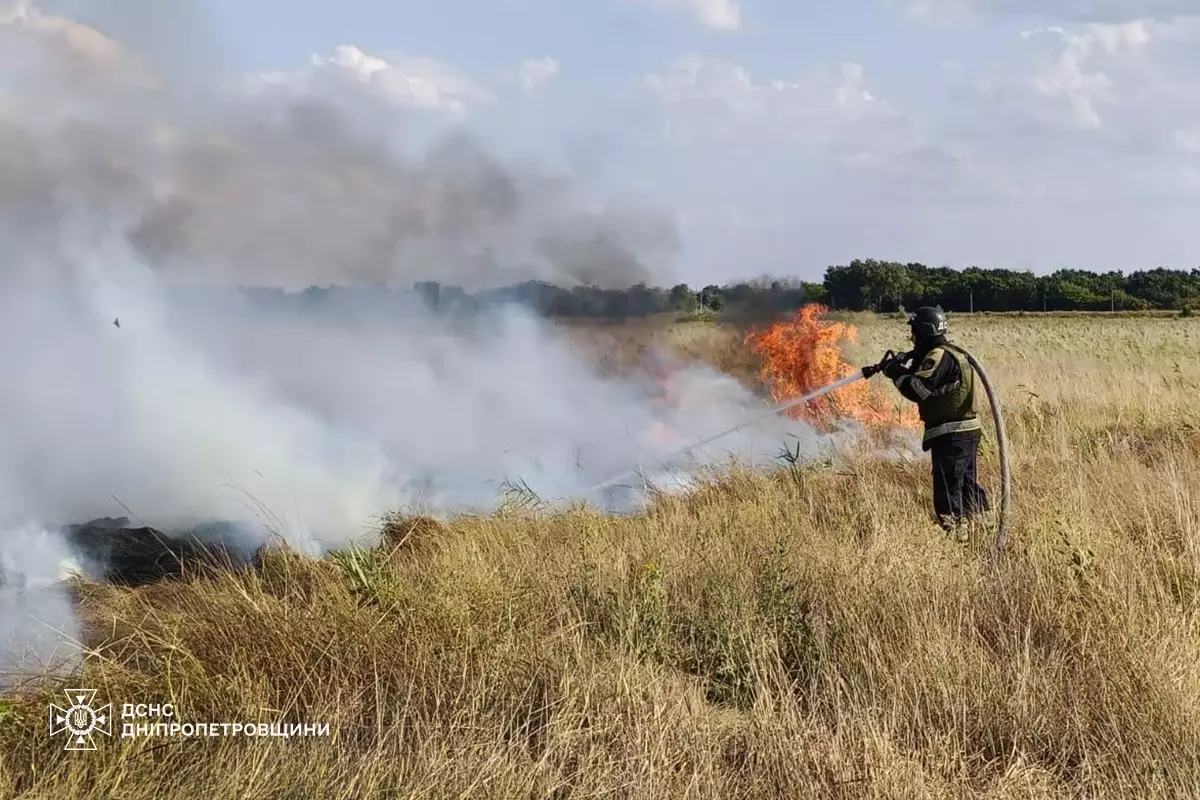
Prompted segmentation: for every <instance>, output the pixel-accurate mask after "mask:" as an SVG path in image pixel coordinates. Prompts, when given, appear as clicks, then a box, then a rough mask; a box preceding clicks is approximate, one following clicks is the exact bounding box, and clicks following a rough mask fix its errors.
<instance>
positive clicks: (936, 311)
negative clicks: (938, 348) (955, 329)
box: [908, 306, 950, 341]
mask: <svg viewBox="0 0 1200 800" xmlns="http://www.w3.org/2000/svg"><path fill="white" fill-rule="evenodd" d="M908 327H909V328H911V329H912V332H913V339H915V340H917V341H920V340H923V339H936V338H937V337H939V336H945V335H946V334H947V333H949V332H950V326H949V324H947V322H946V315H945V314H944V313H942V309H940V308H933V307H932V306H924V307H923V308H918V309H917V310H916V311H914V312H913V313H911V314H909V316H908Z"/></svg>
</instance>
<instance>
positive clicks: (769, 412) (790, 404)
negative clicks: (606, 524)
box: [587, 370, 869, 493]
mask: <svg viewBox="0 0 1200 800" xmlns="http://www.w3.org/2000/svg"><path fill="white" fill-rule="evenodd" d="M866 377H869V376H868V375H866V374H865V371H863V370H859V371H858V372H855V373H853V374H852V375H847V376H846V377H844V378H841V379H840V380H836V381H834V382H833V383H831V384H829V385H827V386H822V387H821V388H820V389H814V390H812V391H811V392H809V393H808V394H805V395H803V396H801V397H794V398H792V399H791V400H786V401H784V402H782V403H779V404H778V405H774V406H769V407H767V408H766V409H764V410H762V411H760V412H758V413H757V414H755V415H753V416H751V417H747V418H746V419H744V420H742V421H741V422H739V423H738V424H737V425H734V426H733V427H732V428H727V429H725V430H723V431H721V432H720V433H714V434H713V435H712V436H709V437H707V438H705V439H701V440H700V441H698V442H693V443H692V444H689V445H688V446H687V447H683V448H680V449H679V450H676V451H675V452H673V453H668V454H667V455H665V456H663V457H662V458H661V459H660V460H659V461H660V463H663V464H666V463H669V462H671V461H674V460H675V459H677V458H679V457H680V456H684V455H687V454H688V453H690V452H692V451H693V450H697V449H699V448H701V447H704V446H705V445H706V444H712V443H713V442H715V441H716V440H718V439H722V438H724V437H726V436H728V435H729V434H731V433H737V432H738V431H740V430H741V429H742V428H745V427H746V426H748V425H753V424H754V423H755V422H758V421H760V420H764V419H768V418H770V417H773V416H775V415H776V414H781V413H783V412H784V411H787V410H788V409H789V408H794V407H795V406H798V405H800V404H801V403H807V402H808V401H810V400H815V399H816V398H818V397H820V396H821V395H824V394H828V393H829V392H832V391H835V390H837V389H841V388H842V387H844V386H849V385H850V384H852V383H854V382H855V381H860V380H862V379H863V378H866ZM639 469H640V468H638V467H631V468H629V469H626V470H622V471H621V472H618V473H617V474H616V475H613V476H612V477H611V478H608V479H607V480H605V481H602V482H600V483H597V484H596V485H594V486H591V487H589V488H588V490H587V491H588V492H589V493H590V492H596V491H600V490H601V489H607V488H609V487H610V486H613V485H615V484H616V483H618V482H619V481H621V480H623V479H625V478H628V477H631V476H633V475H636V474H637V473H638V471H639Z"/></svg>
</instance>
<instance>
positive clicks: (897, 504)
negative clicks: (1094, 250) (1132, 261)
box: [0, 317, 1200, 800]
mask: <svg viewBox="0 0 1200 800" xmlns="http://www.w3.org/2000/svg"><path fill="white" fill-rule="evenodd" d="M863 323H864V324H863V325H862V328H861V331H860V333H861V340H860V342H859V343H858V344H857V345H854V346H851V347H849V348H848V350H849V351H850V352H851V355H852V357H853V359H854V361H855V363H858V362H860V361H862V362H869V361H872V360H874V358H875V357H877V352H878V351H880V350H882V349H884V348H885V347H886V346H892V347H894V346H896V345H898V344H903V333H904V330H903V326H902V325H901V324H899V323H896V322H892V321H886V320H870V319H865V320H863ZM953 324H954V332H955V335H956V338H957V339H959V340H960V341H961V342H962V343H963V344H965V345H966V346H967V347H968V348H970V349H971V350H972V352H973V353H975V354H976V355H977V356H978V357H979V358H980V359H981V360H982V361H983V362H984V363H985V364H986V365H987V367H988V370H989V373H990V374H991V376H992V378H993V379H994V381H995V382H996V383H997V384H998V386H999V389H1000V393H1001V396H1002V399H1003V401H1004V404H1005V407H1006V410H1007V419H1008V423H1009V437H1010V441H1011V446H1012V451H1013V452H1012V455H1013V488H1014V493H1015V510H1016V520H1015V524H1014V528H1013V531H1012V551H1011V553H1010V554H1009V556H1008V557H1007V558H1006V559H1004V560H1003V561H1002V562H1000V563H998V564H997V563H994V562H993V561H992V560H991V559H989V558H988V555H987V543H988V542H987V538H986V537H985V536H982V535H981V536H979V537H978V538H977V539H976V540H975V541H973V542H972V543H971V544H970V545H967V546H961V545H957V544H954V543H952V542H951V541H949V540H947V539H946V538H945V537H944V536H943V535H942V534H941V533H940V530H939V529H938V528H936V526H934V525H933V524H932V522H931V520H930V509H929V505H930V504H929V501H928V491H929V479H928V475H927V472H928V466H927V464H926V463H925V462H921V461H911V460H903V459H880V458H878V457H876V454H873V453H871V452H860V453H855V454H850V455H849V456H848V457H847V458H846V459H844V460H843V461H840V462H838V463H835V464H824V463H823V464H811V465H806V466H796V467H791V468H788V469H785V470H782V471H780V472H778V473H777V474H774V475H771V476H763V475H753V474H738V475H733V476H730V477H728V478H726V479H724V480H722V481H720V482H717V483H714V484H712V485H710V486H707V487H706V488H704V489H703V490H702V491H699V492H698V493H696V494H695V495H692V496H689V497H676V498H665V499H663V500H662V501H660V502H659V503H658V504H657V505H655V507H654V508H653V509H652V510H650V511H649V513H647V514H646V515H644V516H640V517H636V518H609V517H604V516H600V515H597V514H594V513H590V512H588V511H586V510H583V509H573V510H569V511H566V512H561V513H556V514H543V513H537V512H536V511H531V510H528V509H521V508H518V507H515V506H514V507H510V508H508V509H506V510H503V511H502V512H500V513H497V514H496V515H493V516H489V517H482V518H464V519H459V520H456V521H454V522H452V523H450V524H448V525H446V526H439V525H437V524H433V523H421V524H411V523H407V522H405V521H404V520H401V519H392V520H390V521H389V523H388V526H387V528H386V530H385V533H386V534H387V536H386V537H385V544H382V545H381V546H380V547H378V548H375V549H371V550H360V551H355V552H351V553H345V554H342V555H341V556H340V557H339V558H338V559H337V560H335V561H332V562H315V561H309V560H305V559H302V558H300V557H298V556H294V555H291V554H288V553H285V552H271V553H269V554H267V555H266V556H265V557H264V558H263V559H262V560H261V562H260V563H259V564H258V565H257V566H256V567H254V568H253V569H247V570H242V571H224V572H215V573H205V574H203V575H196V576H195V577H193V578H191V579H189V580H186V581H182V582H171V583H163V584H159V585H154V586H148V587H144V588H141V589H136V590H128V589H119V588H115V587H110V586H103V585H95V584H89V585H83V586H81V587H80V588H79V591H80V607H81V609H82V613H83V614H84V615H85V617H86V619H87V621H88V632H87V639H88V645H89V647H90V648H91V650H90V655H89V657H88V659H87V661H86V663H85V664H84V665H83V667H82V668H81V671H80V673H79V674H78V675H76V676H73V677H72V678H71V680H70V681H68V683H69V684H70V685H82V686H89V687H94V688H97V689H99V692H100V696H101V698H102V699H107V700H110V701H111V702H112V703H113V704H114V707H116V708H118V709H119V708H120V706H121V704H122V703H125V702H145V703H150V702H171V703H172V704H174V707H175V708H176V709H177V711H178V716H177V719H176V721H181V722H187V721H242V722H276V721H280V720H286V721H293V722H299V723H305V722H318V723H328V724H329V726H330V731H331V733H332V735H331V736H330V737H329V738H327V739H316V738H312V739H303V738H296V739H290V740H284V739H269V738H268V739H261V740H260V739H247V738H245V737H241V738H238V739H236V740H235V739H232V738H224V737H221V738H213V739H203V740H202V739H181V738H179V737H174V738H160V739H153V738H150V739H138V738H134V739H121V738H119V737H118V738H114V739H112V740H104V741H101V742H99V748H100V749H99V751H98V752H95V753H66V752H63V750H62V745H63V742H62V740H61V739H51V738H50V737H49V736H48V731H47V718H46V713H47V711H46V709H47V703H48V702H51V701H55V702H57V701H58V697H59V695H55V694H54V693H55V692H57V691H58V690H59V688H60V687H61V684H59V685H53V684H52V685H50V686H48V687H43V688H40V689H31V690H30V691H29V692H28V693H21V694H17V695H15V696H13V697H10V698H9V699H8V700H7V701H6V704H5V705H4V706H0V715H2V716H3V719H2V720H0V757H2V759H3V760H2V761H0V792H5V793H8V794H10V795H11V794H20V795H22V796H27V797H38V798H62V797H122V798H130V799H131V800H135V799H138V798H158V797H162V796H174V797H182V798H190V797H203V798H216V797H239V798H268V797H270V798H275V797H279V798H284V797H322V798H351V797H420V798H446V797H504V798H509V797H513V798H518V797H519V798H527V797H528V798H534V797H537V798H568V797H570V798H582V797H601V796H603V797H629V798H650V799H651V800H653V799H654V798H800V797H836V798H926V797H946V798H976V797H978V798H997V799H999V798H1018V797H1019V798H1029V797H1039V798H1040V797H1053V798H1077V797H1089V798H1090V797H1096V798H1108V797H1112V798H1117V797H1121V798H1126V797H1145V798H1167V797H1172V798H1173V797H1180V798H1183V797H1195V796H1198V795H1200V788H1198V787H1200V626H1198V622H1200V616H1198V613H1197V612H1198V610H1200V500H1197V499H1196V498H1200V438H1198V437H1197V433H1196V428H1195V427H1192V426H1194V425H1195V423H1196V421H1197V416H1198V414H1197V402H1196V400H1195V398H1196V397H1197V394H1196V392H1195V382H1196V381H1197V380H1198V379H1200V366H1198V365H1197V362H1196V359H1195V358H1194V357H1193V356H1194V353H1195V342H1196V339H1197V337H1200V320H1196V321H1193V320H1191V319H1122V320H1105V319H1099V318H1062V317H1059V318H1054V319H1042V318H1036V317H1026V318H1023V319H1020V320H1013V319H1002V318H999V319H998V318H973V319H968V318H958V319H955V320H954V323H953ZM651 335H654V336H659V337H663V338H664V340H667V341H674V342H679V343H682V344H683V345H684V346H691V347H693V348H694V349H695V351H696V352H695V355H696V356H697V357H708V358H710V359H713V360H717V359H720V358H726V357H728V352H729V351H728V349H727V348H728V347H730V346H731V344H730V343H731V342H736V341H737V340H738V338H739V337H738V335H737V332H736V331H733V332H731V331H728V330H723V329H721V328H719V327H718V328H712V327H704V328H703V332H702V333H700V332H697V330H692V331H689V330H688V329H686V328H677V329H671V330H660V331H656V332H651ZM705 342H707V344H705ZM706 348H708V349H706ZM985 466H986V468H987V470H988V477H989V478H991V477H992V476H994V459H993V458H991V454H990V451H989V458H988V461H987V463H986V465H985ZM117 727H118V729H119V725H118V726H117Z"/></svg>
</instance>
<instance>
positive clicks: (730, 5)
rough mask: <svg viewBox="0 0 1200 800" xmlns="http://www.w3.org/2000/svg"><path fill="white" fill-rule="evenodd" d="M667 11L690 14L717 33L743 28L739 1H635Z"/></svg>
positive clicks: (634, 0)
mask: <svg viewBox="0 0 1200 800" xmlns="http://www.w3.org/2000/svg"><path fill="white" fill-rule="evenodd" d="M633 2H638V3H643V4H645V5H650V6H654V7H657V8H660V9H662V10H665V11H671V12H676V13H684V14H688V15H689V16H691V17H692V19H694V20H695V21H696V22H698V23H699V24H701V25H703V26H704V27H706V28H710V29H712V30H715V31H736V30H740V29H741V27H742V8H741V4H740V3H739V2H737V0H633Z"/></svg>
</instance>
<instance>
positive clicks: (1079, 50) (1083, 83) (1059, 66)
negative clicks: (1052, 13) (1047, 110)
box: [1021, 20, 1150, 128]
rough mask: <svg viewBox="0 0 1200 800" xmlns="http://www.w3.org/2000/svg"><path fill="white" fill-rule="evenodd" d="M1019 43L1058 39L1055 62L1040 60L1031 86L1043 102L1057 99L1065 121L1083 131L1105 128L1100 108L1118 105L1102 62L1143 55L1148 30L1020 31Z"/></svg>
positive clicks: (1134, 26) (1139, 26)
mask: <svg viewBox="0 0 1200 800" xmlns="http://www.w3.org/2000/svg"><path fill="white" fill-rule="evenodd" d="M1021 35H1022V37H1023V38H1026V39H1029V38H1032V37H1034V36H1038V35H1050V36H1054V37H1057V38H1059V39H1060V40H1061V42H1062V44H1061V49H1060V50H1059V52H1058V53H1057V55H1056V56H1055V57H1053V58H1050V59H1046V58H1042V59H1040V60H1039V65H1038V68H1037V70H1036V72H1035V73H1034V75H1033V77H1032V87H1033V90H1034V92H1035V93H1036V94H1038V95H1039V96H1041V97H1046V98H1051V99H1056V100H1061V101H1062V102H1063V103H1065V104H1066V106H1067V108H1068V115H1067V118H1068V119H1069V120H1070V121H1071V122H1073V123H1075V124H1078V125H1080V126H1082V127H1084V128H1100V127H1102V126H1103V119H1102V118H1101V113H1100V109H1101V106H1103V105H1106V104H1113V103H1116V102H1117V96H1116V94H1115V89H1114V86H1113V79H1112V78H1110V77H1109V75H1108V74H1107V72H1106V71H1105V68H1106V67H1105V65H1106V63H1107V64H1109V65H1113V66H1120V65H1119V63H1117V64H1114V62H1119V61H1120V60H1121V59H1126V58H1138V57H1141V56H1143V55H1144V54H1145V51H1146V46H1147V45H1148V44H1149V42H1150V30H1149V27H1148V25H1147V23H1146V21H1144V20H1138V21H1135V22H1129V23H1126V24H1123V25H1102V24H1090V25H1087V26H1085V27H1084V28H1082V29H1081V30H1079V31H1077V32H1074V33H1071V32H1068V31H1065V30H1063V29H1062V28H1058V27H1055V28H1045V29H1040V30H1032V31H1024V32H1023V33H1022V34H1021Z"/></svg>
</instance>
